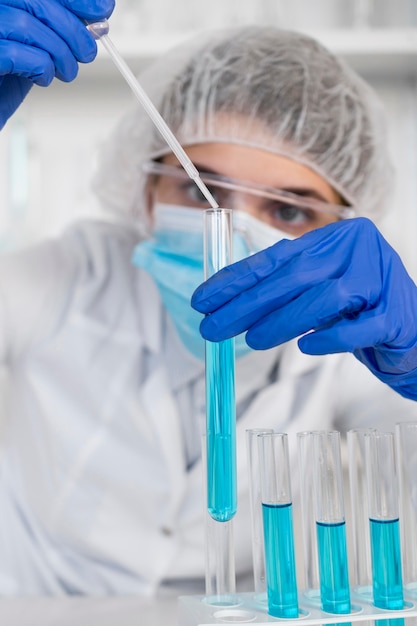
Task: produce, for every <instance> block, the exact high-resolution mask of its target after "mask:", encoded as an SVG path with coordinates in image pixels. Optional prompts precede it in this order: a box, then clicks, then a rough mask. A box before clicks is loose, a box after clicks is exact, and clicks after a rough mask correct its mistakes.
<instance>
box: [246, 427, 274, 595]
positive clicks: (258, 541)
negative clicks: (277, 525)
mask: <svg viewBox="0 0 417 626" xmlns="http://www.w3.org/2000/svg"><path fill="white" fill-rule="evenodd" d="M272 432H273V429H272V428H265V429H262V428H252V429H248V430H247V431H246V445H247V452H248V471H249V497H250V510H251V529H252V561H253V582H254V589H255V597H256V600H257V601H258V602H266V600H267V596H266V574H265V550H264V536H263V519H262V490H261V475H260V462H259V449H258V448H259V446H258V436H259V435H264V434H267V433H272Z"/></svg>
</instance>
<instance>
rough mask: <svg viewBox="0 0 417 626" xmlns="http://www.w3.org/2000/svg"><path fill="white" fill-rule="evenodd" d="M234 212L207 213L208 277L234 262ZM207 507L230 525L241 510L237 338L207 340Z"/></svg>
mask: <svg viewBox="0 0 417 626" xmlns="http://www.w3.org/2000/svg"><path fill="white" fill-rule="evenodd" d="M232 238H233V232H232V211H231V210H229V209H207V210H206V211H204V274H205V278H206V279H207V278H209V277H210V276H212V275H213V274H214V273H215V272H217V271H219V270H220V269H222V268H223V267H225V266H226V265H229V264H230V263H232ZM206 435H207V441H206V443H207V508H208V511H209V513H210V515H211V516H212V518H213V519H214V520H216V521H217V522H227V521H229V520H231V519H232V517H233V516H234V515H235V513H236V508H237V485H236V407H235V354H234V339H233V338H232V339H226V340H224V341H219V342H212V341H206Z"/></svg>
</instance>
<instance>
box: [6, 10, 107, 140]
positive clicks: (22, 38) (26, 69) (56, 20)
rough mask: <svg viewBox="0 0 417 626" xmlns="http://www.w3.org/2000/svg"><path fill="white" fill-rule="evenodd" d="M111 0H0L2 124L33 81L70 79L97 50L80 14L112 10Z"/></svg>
mask: <svg viewBox="0 0 417 626" xmlns="http://www.w3.org/2000/svg"><path fill="white" fill-rule="evenodd" d="M113 8H114V0H0V129H1V128H3V126H4V125H5V123H6V121H7V120H8V119H9V117H10V116H11V115H12V114H13V113H14V112H15V110H16V109H17V108H18V106H19V105H20V104H21V102H22V101H23V99H24V98H25V96H26V95H27V93H28V92H29V90H30V88H31V87H32V85H33V84H36V85H40V86H42V87H45V86H47V85H49V84H50V82H51V81H52V80H53V78H54V77H56V78H59V79H60V80H62V81H65V82H70V81H71V80H73V79H74V78H75V77H76V76H77V73H78V63H89V62H90V61H92V60H93V59H94V58H95V56H96V54H97V45H96V42H95V40H94V37H93V36H92V35H91V34H90V32H89V31H88V30H87V28H86V26H85V24H84V22H83V21H82V20H88V21H99V20H101V19H104V18H107V17H109V16H110V14H111V13H112V11H113Z"/></svg>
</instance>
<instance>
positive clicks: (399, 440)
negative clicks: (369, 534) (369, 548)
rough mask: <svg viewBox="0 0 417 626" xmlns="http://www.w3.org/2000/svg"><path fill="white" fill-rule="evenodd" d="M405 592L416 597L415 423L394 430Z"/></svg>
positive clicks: (399, 426) (416, 460) (416, 425)
mask: <svg viewBox="0 0 417 626" xmlns="http://www.w3.org/2000/svg"><path fill="white" fill-rule="evenodd" d="M395 440H396V450H397V461H398V475H399V487H400V520H401V523H400V530H401V544H402V558H403V583H404V587H405V589H407V591H408V592H409V593H411V594H412V595H413V597H417V422H402V423H398V424H396V426H395Z"/></svg>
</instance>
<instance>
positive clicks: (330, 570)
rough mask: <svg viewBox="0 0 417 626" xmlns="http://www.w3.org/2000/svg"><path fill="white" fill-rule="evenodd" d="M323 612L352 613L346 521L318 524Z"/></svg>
mask: <svg viewBox="0 0 417 626" xmlns="http://www.w3.org/2000/svg"><path fill="white" fill-rule="evenodd" d="M316 529H317V548H318V560H319V571H320V595H321V604H322V609H323V611H327V612H328V613H349V612H350V591H349V575H348V565H347V548H346V524H345V522H340V523H332V524H330V523H329V524H327V523H323V522H317V523H316Z"/></svg>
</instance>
